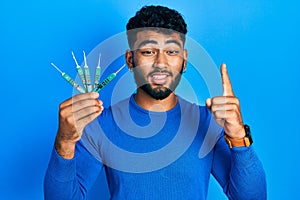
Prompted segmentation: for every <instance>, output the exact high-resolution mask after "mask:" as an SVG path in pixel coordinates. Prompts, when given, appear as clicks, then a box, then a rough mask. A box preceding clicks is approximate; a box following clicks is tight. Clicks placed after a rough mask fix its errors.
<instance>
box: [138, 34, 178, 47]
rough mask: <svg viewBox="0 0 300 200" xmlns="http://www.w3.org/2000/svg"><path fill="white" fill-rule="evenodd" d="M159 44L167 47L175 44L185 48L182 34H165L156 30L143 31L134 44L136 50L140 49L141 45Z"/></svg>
mask: <svg viewBox="0 0 300 200" xmlns="http://www.w3.org/2000/svg"><path fill="white" fill-rule="evenodd" d="M155 43H156V44H157V45H166V44H170V43H174V44H177V45H179V46H180V47H183V41H182V39H181V37H180V34H179V33H178V32H176V31H169V32H168V33H164V32H162V31H154V30H143V31H140V32H138V33H137V35H136V41H135V43H134V47H135V48H140V47H141V45H142V46H144V45H145V44H155Z"/></svg>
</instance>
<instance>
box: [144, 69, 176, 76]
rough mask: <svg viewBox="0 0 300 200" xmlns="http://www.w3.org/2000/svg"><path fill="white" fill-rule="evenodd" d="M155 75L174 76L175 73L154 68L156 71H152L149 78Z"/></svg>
mask: <svg viewBox="0 0 300 200" xmlns="http://www.w3.org/2000/svg"><path fill="white" fill-rule="evenodd" d="M155 73H162V74H167V75H169V76H173V73H172V72H171V71H168V70H166V69H160V68H154V70H152V71H151V72H150V73H149V74H148V76H152V75H153V74H155Z"/></svg>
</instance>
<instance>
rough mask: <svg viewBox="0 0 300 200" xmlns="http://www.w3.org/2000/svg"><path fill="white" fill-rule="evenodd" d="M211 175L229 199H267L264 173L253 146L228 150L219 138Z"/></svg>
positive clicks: (222, 139)
mask: <svg viewBox="0 0 300 200" xmlns="http://www.w3.org/2000/svg"><path fill="white" fill-rule="evenodd" d="M212 174H213V176H214V177H215V178H216V180H217V181H218V182H219V183H220V185H221V186H222V187H223V190H224V192H225V193H226V195H227V197H228V198H229V199H234V200H239V199H242V200H247V199H256V200H264V199H267V192H266V177H265V172H264V169H263V167H262V164H261V162H260V160H259V159H258V157H257V155H256V153H255V151H254V149H253V146H250V147H233V148H232V149H230V148H229V147H228V145H227V144H226V142H225V140H224V137H221V138H220V139H219V141H218V143H217V144H216V146H215V149H214V159H213V167H212Z"/></svg>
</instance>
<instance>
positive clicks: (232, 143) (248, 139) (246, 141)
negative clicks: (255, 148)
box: [224, 124, 253, 148]
mask: <svg viewBox="0 0 300 200" xmlns="http://www.w3.org/2000/svg"><path fill="white" fill-rule="evenodd" d="M243 132H244V133H243V135H244V137H242V138H240V137H237V138H232V137H230V136H228V135H227V134H226V133H225V135H224V139H225V141H226V143H227V144H228V146H229V148H232V147H249V146H250V145H251V144H252V143H253V140H252V136H251V132H250V127H249V126H248V125H246V124H245V125H244V128H243Z"/></svg>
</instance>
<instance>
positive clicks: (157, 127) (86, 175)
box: [44, 96, 266, 200]
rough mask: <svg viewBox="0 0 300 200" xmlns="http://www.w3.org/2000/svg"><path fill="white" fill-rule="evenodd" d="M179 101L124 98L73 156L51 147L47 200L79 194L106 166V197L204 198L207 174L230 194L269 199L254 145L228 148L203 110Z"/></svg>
mask: <svg viewBox="0 0 300 200" xmlns="http://www.w3.org/2000/svg"><path fill="white" fill-rule="evenodd" d="M178 98H179V101H178V103H177V105H176V106H175V107H174V108H173V109H171V110H169V111H167V112H150V111H147V110H145V109H143V108H141V107H140V106H139V105H137V104H136V102H135V101H134V98H133V96H131V97H130V98H129V99H126V100H124V101H121V102H119V103H118V104H116V105H114V106H111V107H109V108H108V109H105V110H104V111H103V113H102V114H101V115H100V116H99V117H98V118H97V120H94V121H93V122H91V123H90V124H89V125H87V126H86V128H85V130H84V132H83V135H82V138H81V140H80V141H79V142H78V143H77V144H76V151H75V157H74V158H73V159H71V160H66V159H63V158H62V157H60V156H59V155H58V154H57V152H56V151H55V149H54V150H53V152H52V155H51V159H50V162H49V166H48V169H47V172H46V176H45V182H44V189H45V192H44V193H45V199H84V198H85V196H86V193H87V192H88V190H89V189H90V188H91V187H92V185H93V183H94V181H95V180H96V178H97V176H98V174H99V173H100V171H101V170H103V169H104V170H105V173H106V177H107V181H108V186H109V190H110V194H111V199H130V200H134V199H201V200H202V199H206V196H207V191H208V183H209V178H210V174H212V175H213V176H214V177H215V178H216V180H217V181H218V182H219V184H220V185H221V187H222V188H223V190H224V193H225V194H226V195H227V196H228V198H229V199H242V200H246V199H266V180H265V173H264V170H263V168H262V165H261V163H260V161H259V159H258V157H257V155H256V154H255V151H254V149H253V147H252V146H250V147H238V148H232V149H229V147H228V145H227V144H226V143H225V140H224V138H223V129H222V128H221V127H219V126H218V125H217V124H216V122H215V121H214V119H213V118H212V117H211V115H210V112H209V111H208V109H207V108H206V107H202V106H197V105H195V104H191V103H189V102H187V101H186V100H184V99H182V98H180V97H178Z"/></svg>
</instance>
